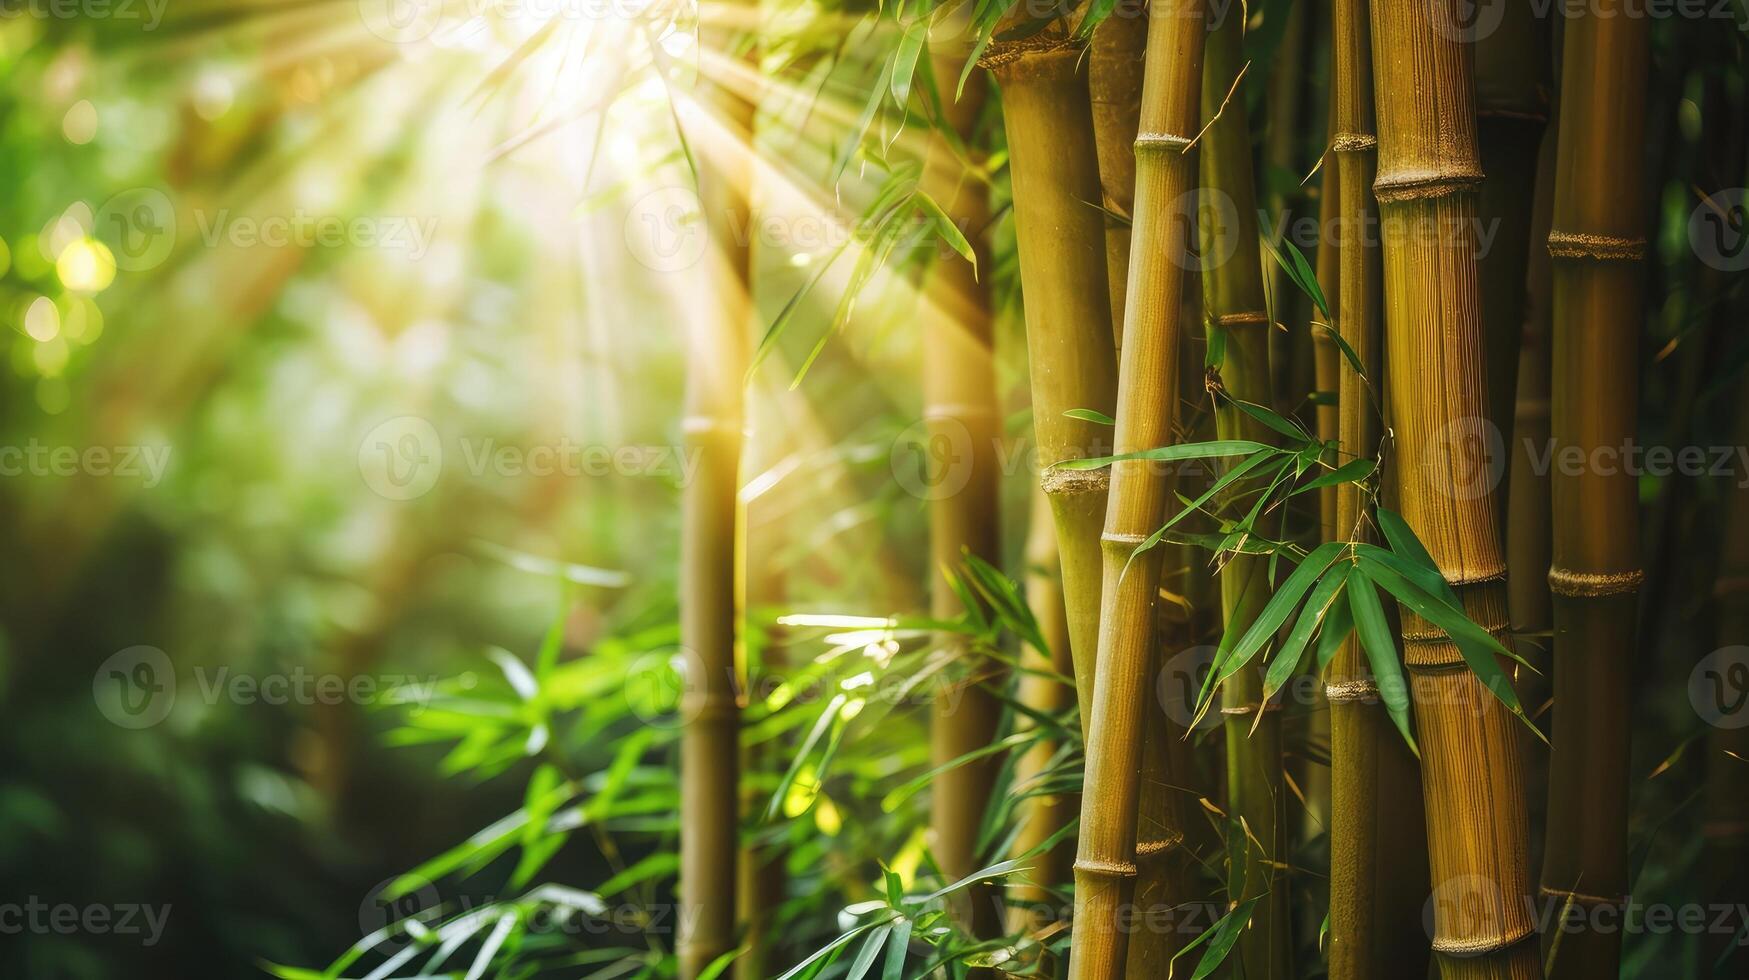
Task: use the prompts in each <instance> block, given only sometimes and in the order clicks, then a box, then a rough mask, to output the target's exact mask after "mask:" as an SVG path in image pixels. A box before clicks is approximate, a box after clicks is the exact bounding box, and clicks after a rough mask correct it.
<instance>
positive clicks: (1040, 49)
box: [978, 29, 1086, 78]
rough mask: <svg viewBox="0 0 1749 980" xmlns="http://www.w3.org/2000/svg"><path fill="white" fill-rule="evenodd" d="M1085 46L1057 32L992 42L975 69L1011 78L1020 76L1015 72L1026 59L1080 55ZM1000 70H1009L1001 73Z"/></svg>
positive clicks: (1065, 34)
mask: <svg viewBox="0 0 1749 980" xmlns="http://www.w3.org/2000/svg"><path fill="white" fill-rule="evenodd" d="M1085 45H1086V42H1085V41H1082V40H1081V39H1079V38H1077V37H1075V35H1073V34H1071V33H1068V32H1065V31H1061V30H1060V29H1059V30H1046V31H1042V32H1040V33H1038V34H1034V35H1033V36H1032V37H1025V38H1020V39H1018V40H1013V41H991V42H990V46H989V47H987V48H985V49H984V54H983V55H982V56H981V57H979V58H978V67H979V68H984V69H988V70H990V71H995V72H1001V73H1002V74H1004V75H1006V76H1008V77H1010V78H1013V77H1015V76H1016V75H1017V74H1019V72H1018V68H1019V67H1020V66H1021V64H1022V63H1023V62H1024V61H1025V59H1027V57H1028V56H1029V55H1030V56H1033V57H1040V56H1043V55H1050V54H1056V53H1058V52H1066V53H1069V54H1080V52H1081V49H1082V48H1083V47H1085ZM1003 69H1008V70H1007V71H1002V70H1003Z"/></svg>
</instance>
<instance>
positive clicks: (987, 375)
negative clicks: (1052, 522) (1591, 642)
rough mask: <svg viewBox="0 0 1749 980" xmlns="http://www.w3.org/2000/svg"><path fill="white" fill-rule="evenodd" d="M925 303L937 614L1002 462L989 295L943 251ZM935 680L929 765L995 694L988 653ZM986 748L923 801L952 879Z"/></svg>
mask: <svg viewBox="0 0 1749 980" xmlns="http://www.w3.org/2000/svg"><path fill="white" fill-rule="evenodd" d="M966 54H967V52H966V50H965V49H964V48H963V47H962V46H959V45H952V46H942V47H940V48H936V49H934V50H932V51H931V53H930V56H931V58H932V59H933V61H934V68H935V76H936V77H937V78H955V77H957V75H958V72H959V67H960V65H962V64H964V62H965V58H966ZM943 103H944V108H945V111H946V114H947V118H946V119H945V120H944V122H945V123H946V125H947V126H948V127H950V128H951V129H952V130H953V131H954V132H955V133H956V134H958V136H959V138H960V140H961V142H962V143H964V142H968V141H969V137H970V136H971V135H972V130H973V127H974V126H975V124H976V122H977V118H978V114H979V112H980V111H981V110H982V108H983V104H984V84H983V78H982V76H977V75H974V76H973V77H972V78H971V79H969V80H968V82H967V85H966V89H965V92H964V93H963V94H962V95H961V97H960V98H959V99H958V100H953V99H951V98H944V99H943ZM936 140H937V142H936V143H935V145H933V146H932V147H931V148H930V152H929V154H928V157H929V158H928V160H927V161H926V167H925V172H924V186H925V189H926V190H927V191H928V192H929V193H930V195H931V196H932V197H934V198H935V200H936V201H937V202H938V203H939V204H940V205H941V206H942V208H943V209H944V210H945V211H946V212H947V214H948V217H949V218H951V219H952V220H953V221H954V223H955V224H956V225H957V226H958V227H960V228H961V229H962V233H963V234H964V235H965V236H966V238H967V239H968V240H970V241H971V242H973V243H974V244H973V247H974V248H976V249H978V254H979V262H978V268H988V267H989V255H988V252H987V251H986V250H985V248H984V233H985V228H986V226H987V225H988V224H989V205H988V202H987V200H986V194H987V190H988V188H987V186H986V185H985V184H984V182H983V181H981V180H979V179H977V177H975V176H974V175H973V174H970V173H968V172H967V171H966V167H965V165H964V160H963V158H962V157H960V156H959V155H957V154H954V153H952V152H950V151H949V148H948V147H947V146H946V145H945V144H944V143H943V137H941V136H937V137H936ZM925 296H926V302H925V303H924V304H923V307H924V308H923V325H922V328H923V346H922V351H923V401H924V420H925V424H926V426H927V429H928V432H929V437H930V441H931V443H932V444H935V445H943V446H950V447H953V452H954V453H955V454H956V455H955V456H954V457H953V458H952V459H951V460H950V461H949V463H948V466H950V467H951V468H952V469H951V471H949V472H944V473H941V474H938V477H939V479H938V480H937V481H936V482H935V484H934V486H935V488H936V490H937V492H936V493H934V494H932V495H931V499H930V501H929V560H930V609H931V611H932V613H933V614H934V615H935V616H937V617H939V618H952V617H954V616H956V615H958V614H959V613H960V612H961V606H960V599H959V596H958V594H957V593H956V592H955V591H954V589H953V586H952V585H951V583H950V581H949V579H948V576H949V575H950V574H953V573H955V571H956V570H957V569H959V568H960V567H961V565H963V564H964V562H965V556H966V555H967V554H971V555H975V556H976V557H978V558H982V559H984V560H985V561H987V562H990V563H991V564H998V563H1000V561H1001V550H1000V545H1001V542H1000V539H999V535H1000V524H999V522H998V520H997V499H998V496H999V494H998V482H999V479H998V478H999V473H998V470H997V460H996V447H997V445H998V439H999V438H1000V436H1001V418H1000V416H999V413H998V411H997V408H996V368H995V356H994V350H993V348H992V334H991V329H990V328H991V317H990V294H989V290H988V287H987V286H986V285H985V284H984V283H983V282H981V281H980V280H979V279H978V275H977V270H976V269H974V268H973V267H972V264H971V263H969V262H965V261H962V260H961V259H959V258H957V257H954V256H946V257H944V258H942V260H941V261H938V262H937V263H936V264H935V267H934V268H933V269H932V270H930V275H929V279H928V281H927V283H926V286H925ZM940 642H941V643H942V644H943V646H944V647H945V648H946V650H947V651H948V654H949V655H950V656H951V657H953V658H954V659H956V660H963V659H965V658H967V657H969V656H970V654H969V652H968V650H967V649H966V645H965V638H964V637H961V636H958V635H954V634H942V636H941V639H940ZM965 668H966V669H965V670H963V671H962V672H960V673H959V674H958V675H957V676H954V677H952V678H950V679H949V680H948V681H947V682H945V683H944V684H943V685H942V687H941V688H940V689H939V690H938V691H937V693H936V697H935V704H934V708H933V712H932V717H931V724H930V755H931V759H932V761H933V763H934V764H935V765H936V766H944V765H946V764H947V763H949V762H951V761H953V760H954V759H957V758H959V757H960V756H963V755H966V754H967V753H969V752H972V751H974V750H976V749H981V748H984V747H985V746H988V745H989V744H990V742H991V741H992V740H993V739H994V738H995V737H996V726H997V724H998V723H999V721H1000V718H1001V703H1000V701H998V699H997V698H996V695H995V694H994V693H993V692H992V691H991V689H990V685H991V683H992V682H993V680H994V679H995V677H994V675H995V673H996V670H995V664H994V662H980V663H970V664H966V665H965ZM996 776H997V765H996V761H995V760H994V759H993V758H985V759H978V760H975V761H972V762H969V763H965V764H962V765H958V766H954V767H952V768H949V769H946V770H944V771H942V772H941V773H939V774H938V775H936V777H935V779H934V782H933V785H932V799H931V809H930V830H931V845H932V847H933V849H934V853H935V858H936V860H937V861H938V862H939V863H940V865H941V869H942V871H943V872H945V873H946V875H947V876H948V878H950V879H958V878H962V877H965V876H966V875H969V874H971V873H972V872H973V871H976V870H977V869H978V868H979V867H980V860H979V854H978V850H977V845H978V829H979V827H980V826H982V824H983V818H984V810H985V808H986V807H987V806H988V805H989V802H990V794H991V792H992V791H993V790H994V787H995V783H996ZM971 909H972V917H971V921H970V922H969V923H966V925H967V926H968V927H969V928H971V929H972V931H973V932H974V933H976V934H977V935H980V936H989V935H994V934H995V933H997V932H998V931H999V929H1000V924H1001V917H1000V916H999V915H998V914H997V912H998V909H997V904H996V902H995V898H994V893H993V891H991V890H990V889H988V888H976V889H974V890H973V893H972V902H971Z"/></svg>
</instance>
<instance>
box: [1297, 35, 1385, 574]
mask: <svg viewBox="0 0 1749 980" xmlns="http://www.w3.org/2000/svg"><path fill="white" fill-rule="evenodd" d="M1336 43H1340V41H1339V39H1337V38H1335V37H1334V36H1333V37H1332V45H1331V46H1332V47H1334V46H1335V44H1336ZM1333 53H1334V52H1333ZM1331 75H1332V84H1331V86H1330V125H1329V127H1328V131H1329V133H1330V134H1331V136H1334V135H1335V134H1336V96H1337V87H1336V85H1335V84H1334V75H1335V60H1334V58H1332V60H1331ZM1369 84H1370V82H1369ZM1328 152H1329V156H1328V157H1327V158H1326V160H1325V166H1324V175H1323V177H1321V178H1320V183H1319V186H1318V255H1317V260H1316V261H1317V263H1318V264H1317V275H1318V291H1319V292H1321V293H1323V294H1324V302H1325V303H1327V304H1328V305H1329V307H1330V312H1331V313H1333V314H1334V313H1338V312H1340V304H1341V296H1342V244H1343V243H1342V235H1341V234H1340V231H1341V227H1340V226H1341V216H1342V181H1341V178H1340V177H1339V176H1338V175H1337V172H1336V170H1337V166H1338V159H1337V156H1336V151H1335V148H1334V147H1332V148H1331V149H1330V150H1329V151H1328ZM1371 194H1372V188H1370V187H1369V188H1367V195H1368V200H1370V199H1371ZM1318 315H1319V314H1318V313H1317V312H1316V311H1314V312H1313V316H1314V318H1316V317H1317V316H1318ZM1326 326H1328V327H1334V326H1335V324H1326ZM1312 345H1313V346H1312V357H1313V364H1314V370H1315V371H1316V373H1317V383H1318V390H1319V391H1321V392H1325V393H1326V394H1327V395H1328V396H1329V402H1328V403H1327V404H1321V405H1319V406H1318V411H1317V415H1316V417H1315V422H1316V423H1317V427H1318V438H1319V440H1321V441H1323V442H1332V441H1334V440H1336V439H1337V438H1338V437H1339V435H1340V432H1341V428H1340V426H1341V417H1342V411H1341V407H1340V406H1341V385H1342V375H1341V370H1340V364H1339V361H1340V360H1341V356H1342V355H1341V353H1340V352H1339V351H1337V349H1336V341H1335V340H1333V339H1331V337H1330V333H1329V331H1328V330H1325V329H1323V328H1317V329H1315V330H1314V331H1313V332H1312ZM1318 524H1319V527H1320V528H1321V529H1322V530H1323V534H1322V535H1320V537H1321V538H1322V539H1323V540H1325V541H1334V540H1336V538H1337V537H1339V536H1341V535H1344V534H1347V533H1348V530H1347V529H1346V528H1343V527H1340V526H1338V524H1337V522H1336V488H1335V487H1324V488H1322V489H1320V490H1319V491H1318Z"/></svg>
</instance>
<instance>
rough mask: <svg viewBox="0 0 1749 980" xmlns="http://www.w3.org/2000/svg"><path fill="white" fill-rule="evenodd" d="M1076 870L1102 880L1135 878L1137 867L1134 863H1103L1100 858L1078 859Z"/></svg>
mask: <svg viewBox="0 0 1749 980" xmlns="http://www.w3.org/2000/svg"><path fill="white" fill-rule="evenodd" d="M1075 870H1076V871H1079V872H1083V873H1085V874H1090V875H1095V876H1097V877H1100V878H1134V877H1135V876H1136V865H1135V862H1133V861H1101V860H1100V859H1098V858H1079V857H1078V858H1076V859H1075Z"/></svg>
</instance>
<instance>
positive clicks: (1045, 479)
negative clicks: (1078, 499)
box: [1038, 466, 1111, 497]
mask: <svg viewBox="0 0 1749 980" xmlns="http://www.w3.org/2000/svg"><path fill="white" fill-rule="evenodd" d="M1038 487H1039V489H1040V490H1043V491H1044V492H1045V494H1046V495H1047V496H1051V497H1071V496H1074V495H1076V494H1082V493H1104V492H1106V491H1107V490H1109V489H1110V488H1111V470H1109V469H1097V470H1065V469H1059V468H1057V467H1055V466H1053V467H1050V468H1048V469H1046V470H1045V471H1044V472H1043V473H1041V474H1039V478H1038Z"/></svg>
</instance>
